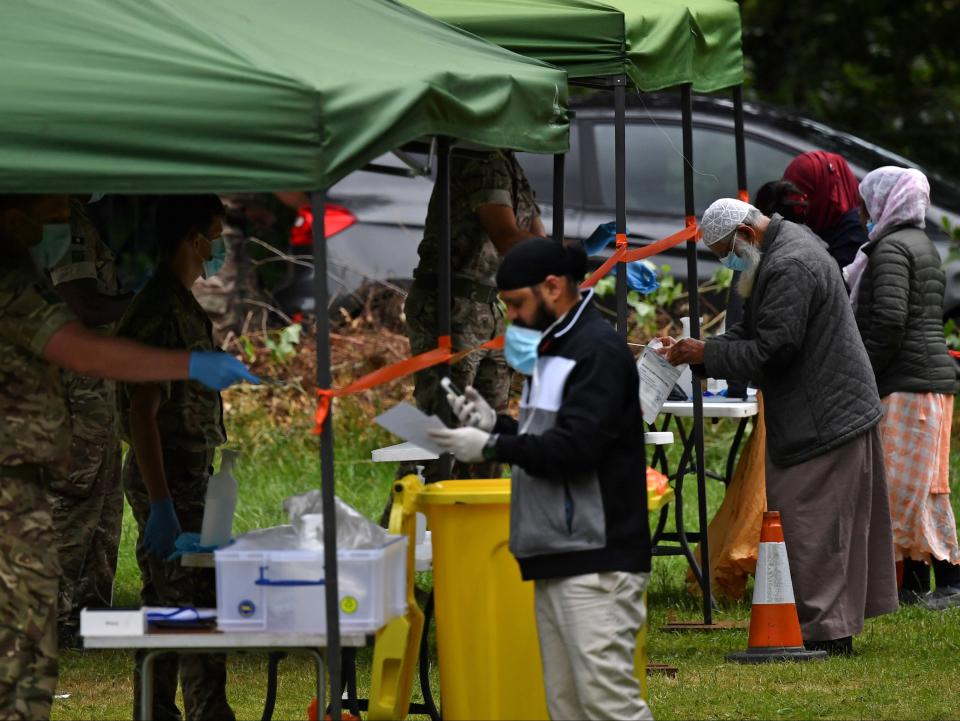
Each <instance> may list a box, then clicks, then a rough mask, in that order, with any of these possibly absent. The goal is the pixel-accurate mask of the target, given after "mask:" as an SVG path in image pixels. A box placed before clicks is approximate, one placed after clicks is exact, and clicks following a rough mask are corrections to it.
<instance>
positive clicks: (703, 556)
mask: <svg viewBox="0 0 960 721" xmlns="http://www.w3.org/2000/svg"><path fill="white" fill-rule="evenodd" d="M681 107H682V110H683V204H684V209H685V212H686V216H687V220H688V222H689V221H690V220H691V219H694V221H695V218H696V206H695V205H694V201H693V94H692V92H691V88H690V85H689V84H687V85H683V86H682V88H681ZM699 287H700V277H699V274H698V272H697V239H696V238H691V239H690V240H689V241H687V290H688V292H689V296H690V337H691V338H699V337H700V294H699V292H698V289H699ZM700 381H701V379H700V378H699V377H698V376H696V375H694V376H693V383H692V384H691V386H692V391H693V443H694V450H695V452H696V455H697V507H698V510H699V512H700V534H699V538H700V570H701V574H700V576H701V578H702V586H703V623H704V624H705V625H708V626H709V625H711V624H712V623H713V599H712V597H711V595H710V549H709V543H708V539H707V484H706V475H705V473H704V467H703V389H702V388H701V386H700Z"/></svg>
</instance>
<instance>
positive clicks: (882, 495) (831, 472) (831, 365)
mask: <svg viewBox="0 0 960 721" xmlns="http://www.w3.org/2000/svg"><path fill="white" fill-rule="evenodd" d="M701 226H702V229H703V241H704V243H705V244H706V245H707V246H708V247H709V248H710V250H711V251H712V252H713V253H714V254H715V255H717V256H718V257H720V258H721V259H722V262H723V264H724V265H725V266H727V267H728V268H732V269H734V270H740V271H741V281H740V292H741V294H742V295H743V296H744V298H745V311H744V319H743V321H742V322H741V323H738V324H736V325H734V326H733V327H731V328H730V329H729V330H728V331H727V332H726V333H724V334H723V335H720V336H717V337H714V338H710V339H708V340H707V341H706V342H704V341H700V340H693V339H685V340H681V341H676V342H674V341H671V340H670V339H665V345H667V346H668V347H667V348H666V349H665V350H664V351H663V352H664V354H665V355H666V357H667V359H668V360H669V361H670V362H671V363H673V364H674V365H680V364H682V363H691V364H702V366H703V367H702V369H701V370H702V371H705V373H706V374H707V375H708V376H711V377H715V378H727V379H736V380H743V381H752V382H753V383H754V384H756V386H757V387H758V388H759V389H760V391H761V392H762V393H763V396H764V402H765V407H766V413H767V415H766V423H767V505H768V507H769V508H770V509H771V510H776V511H779V512H780V514H781V518H782V520H783V528H784V538H785V541H786V545H787V555H788V558H789V561H790V571H791V576H792V579H793V586H794V593H795V596H796V601H797V611H798V614H799V616H800V626H801V630H802V632H803V638H804V643H805V645H806V646H807V647H808V648H815V649H822V650H826V651H827V652H829V653H841V654H849V653H851V652H852V649H853V642H852V637H853V636H854V635H855V634H857V633H859V632H860V631H861V630H862V629H863V621H864V618H869V617H871V616H878V615H880V614H884V613H890V612H892V611H895V610H896V609H897V588H896V570H895V566H894V557H893V539H892V535H891V528H890V509H889V505H888V500H887V485H886V480H885V477H884V466H883V449H882V447H881V440H880V431H879V428H878V424H879V422H880V418H881V416H882V413H883V409H882V406H881V404H880V397H879V395H878V393H877V386H876V382H875V381H874V375H873V371H872V369H871V367H870V360H869V358H868V357H867V353H866V351H865V350H864V347H863V342H862V341H861V339H860V334H859V332H858V330H857V325H856V322H855V321H854V317H853V313H852V311H851V309H850V303H849V300H848V298H847V291H846V287H845V286H844V283H843V279H842V277H841V275H840V270H839V268H838V267H837V264H836V262H835V261H834V260H833V259H832V258H831V257H830V256H829V255H828V254H827V252H826V251H825V250H824V249H823V245H822V243H821V242H820V241H819V239H818V238H817V237H816V236H814V235H813V234H812V233H811V232H810V231H809V230H807V229H806V228H805V227H803V226H801V225H797V224H795V223H791V222H790V221H787V220H784V219H783V218H782V217H781V216H779V215H777V214H774V215H773V217H772V218H767V217H765V216H764V215H762V214H761V213H760V212H759V211H758V210H757V209H756V208H754V207H753V206H751V205H748V204H747V203H744V202H742V201H739V200H733V199H728V198H724V199H721V200H718V201H716V202H715V203H713V204H712V205H711V206H710V207H709V208H708V209H707V211H706V212H705V213H704V215H703V220H702V223H701Z"/></svg>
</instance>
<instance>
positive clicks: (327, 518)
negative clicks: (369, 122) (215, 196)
mask: <svg viewBox="0 0 960 721" xmlns="http://www.w3.org/2000/svg"><path fill="white" fill-rule="evenodd" d="M310 200H311V205H312V207H313V296H314V313H315V315H316V324H317V327H316V332H317V388H330V387H331V385H332V383H333V377H332V375H331V372H330V315H329V311H328V300H329V297H328V296H329V293H328V281H327V242H326V238H325V237H324V222H323V220H324V214H325V213H324V211H325V208H326V198H325V194H324V193H323V192H318V193H313V194H312V195H311V197H310ZM320 489H321V490H320V492H321V496H322V498H323V565H324V568H325V569H326V572H325V573H324V593H325V598H326V604H327V609H326V610H327V669H328V670H329V672H330V717H331V718H332V719H333V720H334V721H339V720H340V695H341V693H342V690H341V688H340V670H341V669H340V613H339V611H340V602H339V598H340V595H339V589H338V584H337V516H336V509H335V505H334V498H335V489H334V478H333V406H332V405H331V407H330V413H329V415H328V416H327V420H326V423H324V424H323V432H322V433H321V435H320ZM318 702H319V699H318ZM319 713H320V714H323V713H324V709H323V708H320V709H319Z"/></svg>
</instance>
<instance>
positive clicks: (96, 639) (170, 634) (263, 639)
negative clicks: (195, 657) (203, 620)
mask: <svg viewBox="0 0 960 721" xmlns="http://www.w3.org/2000/svg"><path fill="white" fill-rule="evenodd" d="M83 645H84V647H85V648H146V649H150V648H170V649H188V648H195V649H239V648H259V649H263V648H326V645H327V637H326V635H321V634H305V633H271V632H267V631H230V632H228V633H224V632H223V631H217V630H206V629H204V630H196V631H173V630H150V631H147V633H145V634H143V635H142V636H84V637H83ZM340 645H341V646H344V647H356V648H360V647H362V646H366V645H367V637H366V634H342V635H341V636H340Z"/></svg>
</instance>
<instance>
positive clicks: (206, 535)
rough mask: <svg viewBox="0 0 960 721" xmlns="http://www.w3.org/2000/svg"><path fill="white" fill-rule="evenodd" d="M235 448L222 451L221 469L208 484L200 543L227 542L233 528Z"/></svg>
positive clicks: (235, 480) (235, 504)
mask: <svg viewBox="0 0 960 721" xmlns="http://www.w3.org/2000/svg"><path fill="white" fill-rule="evenodd" d="M239 455H240V454H239V453H238V452H237V451H230V450H223V451H222V452H221V459H220V470H219V471H217V472H216V473H215V474H214V475H212V476H211V477H210V480H209V482H208V483H207V498H206V501H205V502H204V506H203V525H202V526H201V527H200V545H201V546H216V547H218V548H220V547H223V546H226V545H227V544H228V543H230V533H231V531H232V530H233V512H234V510H235V509H236V507H237V479H236V478H234V477H233V473H232V471H233V464H234V463H236V461H237V456H239Z"/></svg>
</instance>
